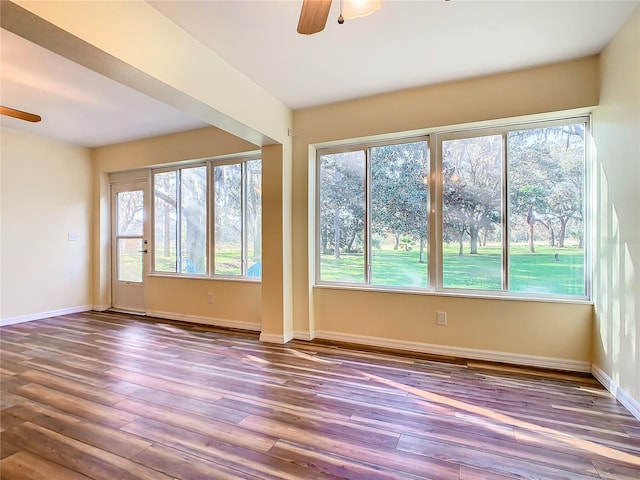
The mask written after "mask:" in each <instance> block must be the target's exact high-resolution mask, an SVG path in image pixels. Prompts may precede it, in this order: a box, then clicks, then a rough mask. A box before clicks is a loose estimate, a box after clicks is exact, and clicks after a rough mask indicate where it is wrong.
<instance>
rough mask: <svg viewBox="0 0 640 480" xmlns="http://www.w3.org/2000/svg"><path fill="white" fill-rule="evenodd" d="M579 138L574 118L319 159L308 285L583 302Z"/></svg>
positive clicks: (584, 125) (582, 146)
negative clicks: (312, 274)
mask: <svg viewBox="0 0 640 480" xmlns="http://www.w3.org/2000/svg"><path fill="white" fill-rule="evenodd" d="M587 131H588V119H586V118H579V119H567V120H561V121H555V122H546V123H539V124H527V125H519V126H517V127H502V128H490V129H489V128H487V129H479V130H473V131H467V132H457V133H447V132H441V133H433V134H431V135H430V136H429V137H428V138H420V139H412V140H405V141H403V142H397V143H389V144H372V145H361V146H355V147H354V146H350V147H345V148H342V149H341V148H332V149H326V150H319V151H318V172H317V177H318V181H317V185H318V187H317V189H318V194H317V222H318V236H317V237H318V238H317V240H316V241H317V252H318V254H317V256H318V260H317V265H318V268H317V270H318V272H317V281H318V282H319V283H321V284H327V283H338V284H359V285H367V286H370V287H373V288H396V289H424V290H428V291H443V292H444V291H451V292H457V293H462V294H464V293H465V292H469V293H474V294H487V295H513V296H531V297H536V298H537V297H562V298H576V297H579V298H587V297H588V289H587V285H588V281H587V280H588V279H587V278H586V272H587V268H586V264H587V260H586V259H587V255H586V251H585V239H586V238H587V235H586V231H587V230H586V220H585V219H586V216H585V198H586V191H585V184H586V181H585V178H586V158H587V155H586V145H587V141H586V133H587ZM428 145H435V146H436V147H437V148H436V152H437V154H436V155H435V156H434V158H433V161H432V162H429V149H428ZM430 178H433V179H437V180H436V182H435V184H434V185H433V188H430V182H429V179H430ZM430 205H432V206H433V208H430ZM436 222H437V227H438V228H437V229H436V232H435V234H434V232H432V233H430V224H431V225H436ZM430 252H431V253H430ZM434 252H435V253H437V255H432V254H433V253H434ZM429 265H430V266H431V268H429Z"/></svg>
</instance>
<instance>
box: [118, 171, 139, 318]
mask: <svg viewBox="0 0 640 480" xmlns="http://www.w3.org/2000/svg"><path fill="white" fill-rule="evenodd" d="M146 197H147V184H146V182H137V183H127V184H116V185H112V186H111V212H112V219H111V231H112V232H113V234H112V256H111V258H112V270H111V279H112V290H111V291H112V299H111V303H112V305H111V306H112V308H113V309H115V310H123V311H127V312H134V313H144V312H145V310H146V302H145V290H144V280H145V276H146V272H147V257H148V255H147V251H148V245H147V235H146V233H147V221H146V218H147V215H145V199H146Z"/></svg>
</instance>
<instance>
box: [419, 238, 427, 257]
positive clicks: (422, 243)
mask: <svg viewBox="0 0 640 480" xmlns="http://www.w3.org/2000/svg"><path fill="white" fill-rule="evenodd" d="M425 244H426V242H425V239H424V238H420V258H419V260H418V262H419V263H427V252H425V248H424V247H425Z"/></svg>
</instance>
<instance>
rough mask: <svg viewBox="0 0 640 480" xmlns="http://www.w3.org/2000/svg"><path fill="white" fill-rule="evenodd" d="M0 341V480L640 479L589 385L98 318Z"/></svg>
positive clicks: (35, 326)
mask: <svg viewBox="0 0 640 480" xmlns="http://www.w3.org/2000/svg"><path fill="white" fill-rule="evenodd" d="M0 341H1V350H0V352H1V364H0V373H1V380H2V390H1V397H0V400H1V407H2V414H1V435H0V438H1V450H0V458H1V461H0V468H1V471H0V477H1V478H2V479H3V480H12V479H53V480H58V479H88V478H91V479H96V480H98V479H150V480H151V479H153V480H163V479H295V480H298V479H329V478H333V479H356V480H359V479H362V480H375V479H387V480H389V479H409V480H410V479H418V478H420V479H457V480H484V479H498V480H500V479H502V480H505V479H514V478H530V479H544V480H555V479H610V480H611V479H634V480H638V479H640V422H638V421H637V420H636V419H634V418H633V417H632V416H631V415H630V414H629V413H628V412H627V411H626V410H625V409H624V408H623V407H622V406H621V405H620V404H619V403H617V402H616V401H615V399H613V398H612V397H611V395H610V394H609V393H608V392H606V391H605V390H604V389H603V388H602V387H601V386H600V385H599V384H598V383H597V382H596V381H595V380H594V379H593V378H592V377H590V376H585V375H577V374H576V375H572V374H564V373H558V372H544V371H533V370H527V369H521V368H503V367H500V366H497V365H489V364H483V363H481V362H464V361H450V362H442V361H435V360H434V359H433V358H429V357H428V356H424V355H414V356H412V355H408V354H400V353H394V352H384V351H372V350H363V349H357V348H351V347H349V346H344V345H343V346H335V345H330V344H326V343H321V342H296V341H294V342H290V343H289V344H287V345H284V346H282V345H271V344H264V343H260V342H259V340H258V338H257V335H256V334H253V333H247V332H239V331H232V330H223V329H216V328H210V327H205V326H197V325H188V324H179V323H172V322H167V321H161V320H156V319H145V318H139V317H134V316H129V315H124V314H112V313H98V312H89V313H83V314H74V315H68V316H62V317H56V318H51V319H45V320H38V321H34V322H28V323H23V324H18V325H13V326H8V327H3V328H2V329H0Z"/></svg>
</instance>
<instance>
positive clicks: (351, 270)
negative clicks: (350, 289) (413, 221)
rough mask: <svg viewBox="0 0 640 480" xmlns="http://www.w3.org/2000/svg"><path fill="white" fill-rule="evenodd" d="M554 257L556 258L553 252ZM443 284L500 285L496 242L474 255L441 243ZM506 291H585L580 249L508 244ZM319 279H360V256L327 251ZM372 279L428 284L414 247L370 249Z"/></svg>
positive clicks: (494, 287) (397, 283)
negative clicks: (409, 249) (533, 251)
mask: <svg viewBox="0 0 640 480" xmlns="http://www.w3.org/2000/svg"><path fill="white" fill-rule="evenodd" d="M556 253H557V254H558V261H555V258H554V256H555V254H556ZM443 264H444V265H443V271H444V275H443V283H444V286H445V287H446V288H468V289H476V290H500V289H501V275H502V259H501V252H500V248H499V247H497V246H487V247H481V248H480V253H479V254H478V255H468V254H465V255H462V256H459V255H458V246H457V245H450V246H446V245H445V247H444V252H443ZM509 268H510V275H509V290H510V291H511V292H537V293H551V294H560V295H584V251H583V250H582V249H578V248H572V247H568V248H553V247H548V246H545V245H536V253H529V251H528V248H527V245H520V244H518V245H512V246H511V253H510V261H509ZM320 269H321V279H322V281H338V282H363V281H364V273H363V271H364V258H363V256H362V255H342V256H341V258H340V259H337V260H336V259H335V258H333V256H332V255H323V256H322V258H321V266H320ZM371 272H372V273H371V277H372V279H371V283H372V284H374V285H388V286H405V287H414V288H415V287H417V288H426V287H427V264H425V263H419V262H418V251H417V250H414V251H402V250H396V251H394V250H375V251H374V252H373V254H372V265H371Z"/></svg>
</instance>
